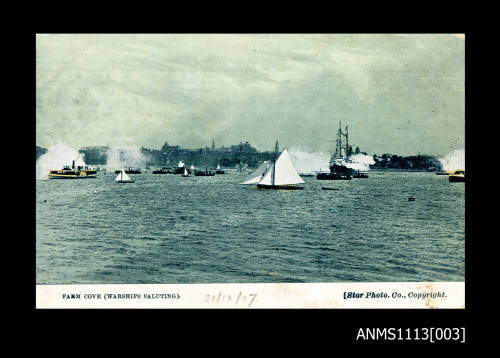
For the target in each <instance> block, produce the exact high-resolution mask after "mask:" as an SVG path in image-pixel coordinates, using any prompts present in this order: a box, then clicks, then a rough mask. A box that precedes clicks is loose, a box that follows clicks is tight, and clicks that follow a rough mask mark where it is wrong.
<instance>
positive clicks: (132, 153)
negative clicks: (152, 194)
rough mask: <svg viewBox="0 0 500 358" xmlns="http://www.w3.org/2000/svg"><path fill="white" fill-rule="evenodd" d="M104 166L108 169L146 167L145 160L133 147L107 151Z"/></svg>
mask: <svg viewBox="0 0 500 358" xmlns="http://www.w3.org/2000/svg"><path fill="white" fill-rule="evenodd" d="M106 154H107V159H106V166H107V167H108V168H117V169H118V168H128V167H131V168H141V169H144V167H145V166H146V162H147V159H146V157H145V156H144V155H143V154H142V153H141V151H140V150H139V149H138V148H137V147H134V146H129V147H119V148H114V147H112V148H109V149H108V151H107V153H106Z"/></svg>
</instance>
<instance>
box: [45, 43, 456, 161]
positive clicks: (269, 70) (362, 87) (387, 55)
mask: <svg viewBox="0 0 500 358" xmlns="http://www.w3.org/2000/svg"><path fill="white" fill-rule="evenodd" d="M464 47H465V40H463V39H462V38H459V37H457V36H454V35H447V34H440V35H422V34H421V35H368V34H367V35H327V34H314V35H305V34H282V35H281V34H280V35H263V34H256V35H237V34H234V35H225V34H214V35H202V34H200V35H193V34H175V35H174V34H169V35H80V34H78V35H38V36H37V40H36V116H37V118H36V130H37V145H40V146H43V147H49V146H51V145H53V144H55V143H57V142H60V141H63V142H66V143H68V144H69V145H71V146H78V147H83V146H87V145H111V146H120V145H130V144H133V145H136V146H138V147H140V146H142V145H143V146H145V147H148V148H156V149H159V148H160V147H161V146H162V144H163V143H164V142H165V141H166V140H167V141H168V142H169V144H178V145H180V146H182V147H187V148H199V147H204V146H210V145H211V143H212V138H215V141H216V144H217V146H221V145H225V146H229V145H232V144H236V143H239V142H240V141H248V142H250V144H252V145H253V146H255V147H257V148H258V149H260V150H273V149H274V143H275V141H276V140H279V142H280V144H282V145H286V146H288V147H294V148H303V149H308V150H318V151H324V152H330V151H331V150H332V149H333V146H334V143H332V142H331V141H333V140H335V134H336V130H337V129H338V125H339V120H341V121H342V124H343V126H345V125H346V124H348V125H349V131H350V133H349V134H350V140H351V143H352V144H354V145H359V146H360V148H361V149H362V150H364V151H367V152H368V153H370V154H373V153H377V154H382V153H397V154H403V155H405V154H406V155H408V154H416V153H429V154H436V155H445V154H448V153H449V152H451V151H452V150H453V149H457V148H462V147H464V143H465V132H464V127H465V118H464V116H465V115H464V106H465V105H464V95H465V85H464V82H465V68H464V55H465V54H464Z"/></svg>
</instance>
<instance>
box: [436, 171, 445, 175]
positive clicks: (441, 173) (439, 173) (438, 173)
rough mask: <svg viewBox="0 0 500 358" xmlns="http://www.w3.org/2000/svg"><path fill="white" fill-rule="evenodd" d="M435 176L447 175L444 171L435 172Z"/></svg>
mask: <svg viewBox="0 0 500 358" xmlns="http://www.w3.org/2000/svg"><path fill="white" fill-rule="evenodd" d="M436 175H448V173H447V172H444V171H440V172H436Z"/></svg>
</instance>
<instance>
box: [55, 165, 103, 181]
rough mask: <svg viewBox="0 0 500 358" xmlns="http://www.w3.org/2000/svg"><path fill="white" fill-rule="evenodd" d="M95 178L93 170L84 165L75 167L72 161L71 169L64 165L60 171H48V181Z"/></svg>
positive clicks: (95, 173)
mask: <svg viewBox="0 0 500 358" xmlns="http://www.w3.org/2000/svg"><path fill="white" fill-rule="evenodd" d="M95 177H97V171H96V170H95V169H92V168H89V167H88V166H86V165H85V166H82V165H78V166H75V161H74V160H73V163H72V165H71V167H70V166H69V165H65V166H64V167H63V168H62V169H59V170H50V171H49V179H90V178H95Z"/></svg>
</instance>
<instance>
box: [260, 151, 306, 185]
mask: <svg viewBox="0 0 500 358" xmlns="http://www.w3.org/2000/svg"><path fill="white" fill-rule="evenodd" d="M273 172H274V183H273ZM300 183H304V180H303V179H302V178H301V177H300V176H299V174H298V173H297V170H296V169H295V167H294V166H293V162H292V160H291V159H290V156H289V155H288V152H287V150H286V149H285V150H283V152H282V153H281V155H280V156H279V158H278V159H277V160H276V163H275V164H274V165H272V163H271V165H270V166H269V169H268V170H267V172H266V173H265V174H264V176H263V178H262V180H261V181H259V184H264V185H291V184H300Z"/></svg>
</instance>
